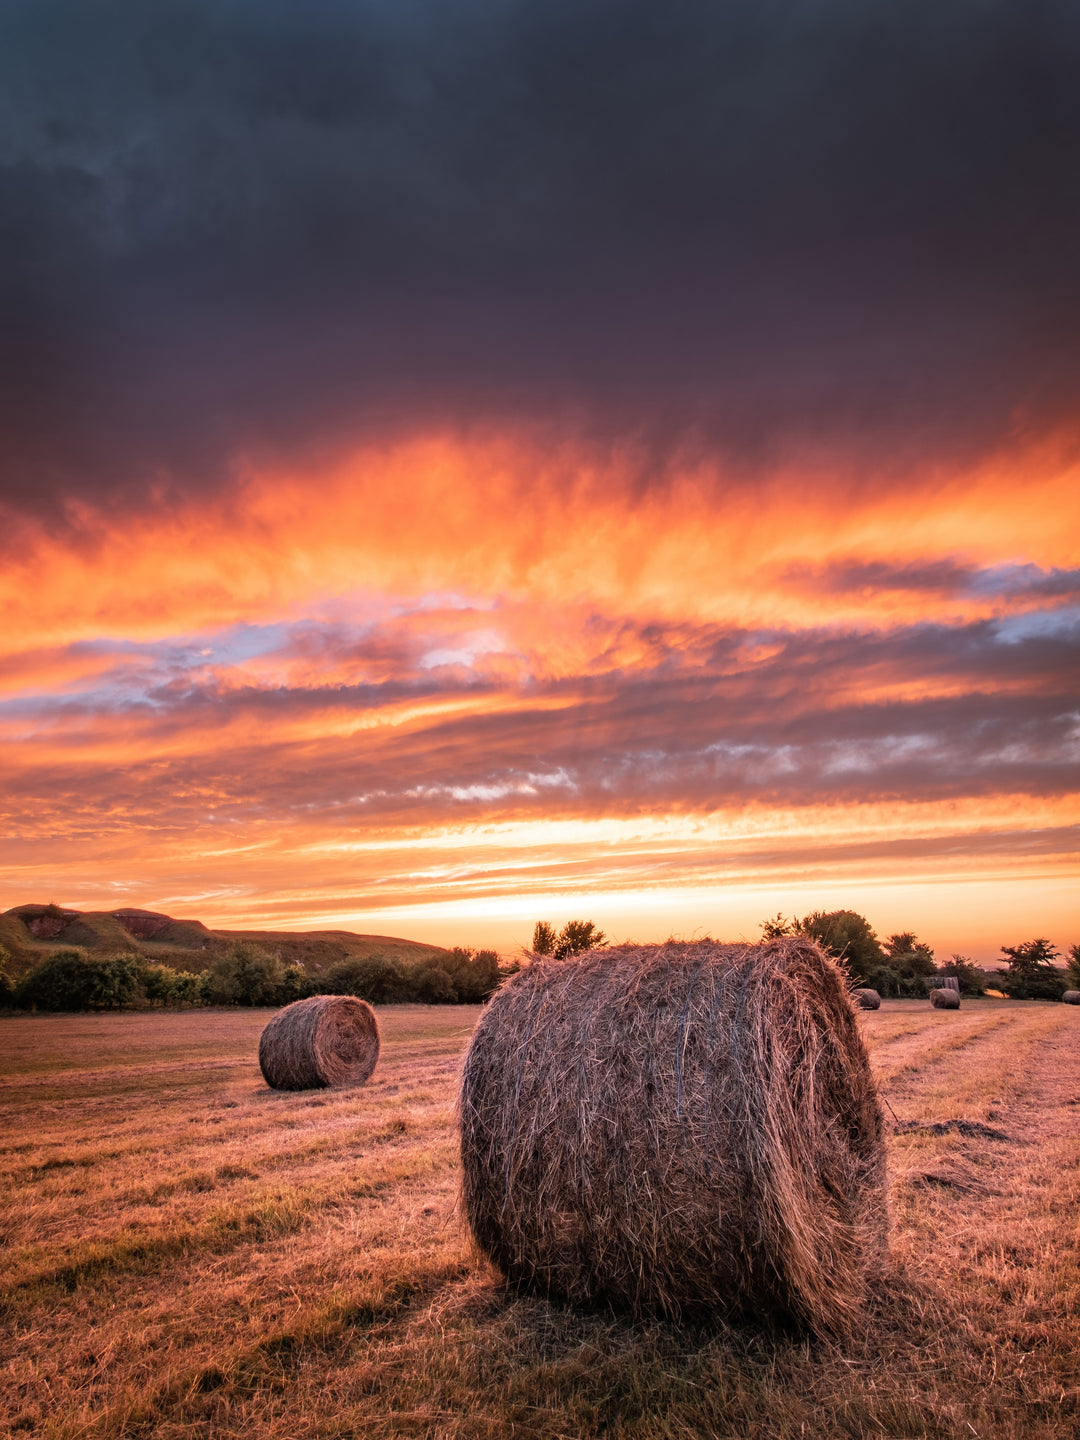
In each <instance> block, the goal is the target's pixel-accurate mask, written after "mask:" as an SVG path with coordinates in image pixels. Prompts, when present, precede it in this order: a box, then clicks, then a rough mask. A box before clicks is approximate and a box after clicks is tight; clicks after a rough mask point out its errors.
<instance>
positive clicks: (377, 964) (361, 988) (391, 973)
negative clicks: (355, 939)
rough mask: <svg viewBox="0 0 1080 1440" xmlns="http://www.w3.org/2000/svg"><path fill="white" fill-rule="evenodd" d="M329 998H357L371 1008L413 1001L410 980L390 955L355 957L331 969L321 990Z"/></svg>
mask: <svg viewBox="0 0 1080 1440" xmlns="http://www.w3.org/2000/svg"><path fill="white" fill-rule="evenodd" d="M318 988H319V989H320V990H321V991H323V992H324V993H325V994H328V995H355V996H356V998H357V999H358V1000H366V1001H367V1002H368V1004H369V1005H389V1004H393V1002H394V1001H395V1000H406V999H408V998H409V993H408V992H409V988H410V987H409V984H408V980H407V977H406V976H405V975H404V973H403V972H402V970H401V967H400V966H399V965H398V964H397V963H396V961H394V960H392V959H390V957H389V956H388V955H364V956H360V955H352V956H350V957H349V959H348V960H339V961H338V962H337V964H336V965H331V966H330V968H329V970H327V972H326V974H325V975H324V976H323V979H322V982H321V984H320V985H319V987H318Z"/></svg>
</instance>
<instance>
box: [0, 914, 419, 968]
mask: <svg viewBox="0 0 1080 1440" xmlns="http://www.w3.org/2000/svg"><path fill="white" fill-rule="evenodd" d="M237 940H247V941H251V942H252V943H254V944H256V945H259V946H261V947H262V948H263V949H265V950H270V951H272V952H274V953H276V954H278V955H280V956H281V958H282V960H284V961H286V963H288V964H297V965H303V967H304V968H305V970H309V971H311V972H313V973H316V974H317V973H318V972H319V971H320V970H323V969H325V968H326V967H327V966H328V965H333V964H334V963H335V962H336V961H338V960H346V959H349V958H351V957H352V956H358V957H367V956H371V955H383V956H387V957H389V958H391V959H393V960H398V961H403V962H405V963H406V964H408V963H412V962H417V961H421V960H427V959H429V958H430V957H431V956H433V955H441V954H443V953H444V951H443V949H442V947H441V946H439V945H424V944H421V943H420V942H419V941H417V940H403V939H401V938H400V937H398V936H393V935H358V934H355V933H354V932H353V931H351V930H311V931H303V932H300V933H296V932H293V931H285V930H211V929H209V928H208V927H207V926H205V925H204V924H203V923H202V922H201V921H200V920H177V919H175V918H174V917H173V916H171V915H162V914H159V913H158V912H155V911H150V910H133V909H127V908H121V909H119V910H109V911H106V910H83V911H78V910H70V909H61V908H60V907H59V906H56V905H16V906H15V907H14V908H13V909H11V910H5V911H4V912H2V913H0V945H2V946H3V947H4V949H5V950H7V952H8V954H9V955H10V956H11V961H10V964H9V970H10V972H11V973H12V974H13V975H18V974H21V973H22V971H24V970H27V969H29V967H30V966H31V965H34V964H36V963H37V962H38V961H39V960H43V959H45V957H46V956H47V955H50V954H52V953H53V952H54V951H56V950H68V949H71V948H73V947H74V948H77V949H79V950H85V951H86V952H87V953H88V954H93V953H95V952H96V953H98V954H101V955H106V954H110V955H111V954H116V953H117V952H124V953H131V952H132V951H137V952H138V953H139V954H141V955H144V956H145V957H146V959H147V960H152V961H154V962H156V963H158V964H162V965H170V966H172V968H173V969H176V970H196V971H197V970H204V969H206V967H207V965H208V964H209V963H210V961H211V960H212V959H213V956H214V954H215V952H218V951H220V950H223V949H224V948H225V946H226V945H228V944H230V943H232V942H233V941H237Z"/></svg>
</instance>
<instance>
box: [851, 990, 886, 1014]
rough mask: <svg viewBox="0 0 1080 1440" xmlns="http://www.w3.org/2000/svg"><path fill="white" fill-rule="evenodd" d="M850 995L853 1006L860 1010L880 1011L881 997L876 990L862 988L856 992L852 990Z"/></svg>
mask: <svg viewBox="0 0 1080 1440" xmlns="http://www.w3.org/2000/svg"><path fill="white" fill-rule="evenodd" d="M851 994H852V998H853V999H854V1001H855V1004H856V1005H858V1007H859V1009H860V1010H880V1009H881V996H880V995H879V994H878V992H877V991H876V990H871V989H870V988H869V987H867V986H864V987H862V988H860V989H858V990H853V991H852V992H851Z"/></svg>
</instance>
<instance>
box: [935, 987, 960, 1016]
mask: <svg viewBox="0 0 1080 1440" xmlns="http://www.w3.org/2000/svg"><path fill="white" fill-rule="evenodd" d="M930 1004H931V1005H932V1006H933V1007H934V1009H935V1010H959V1009H960V996H959V993H958V992H957V991H956V990H951V989H949V988H948V987H946V986H944V985H938V986H936V987H935V988H934V989H933V990H931V991H930Z"/></svg>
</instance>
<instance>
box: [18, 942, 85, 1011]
mask: <svg viewBox="0 0 1080 1440" xmlns="http://www.w3.org/2000/svg"><path fill="white" fill-rule="evenodd" d="M96 990H97V975H96V966H95V964H94V962H93V961H92V960H87V958H86V956H85V955H84V954H83V953H82V951H81V950H56V951H54V952H53V953H52V954H51V955H50V956H48V958H47V959H45V960H41V961H39V962H38V964H37V965H35V966H34V967H33V969H32V970H28V971H27V972H26V974H25V975H24V976H23V977H22V979H21V980H20V981H19V983H18V985H17V986H16V987H15V1002H16V1004H18V1005H22V1006H25V1007H26V1008H27V1009H37V1010H89V1009H90V1004H91V1000H92V998H93V996H94V994H95V992H96Z"/></svg>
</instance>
